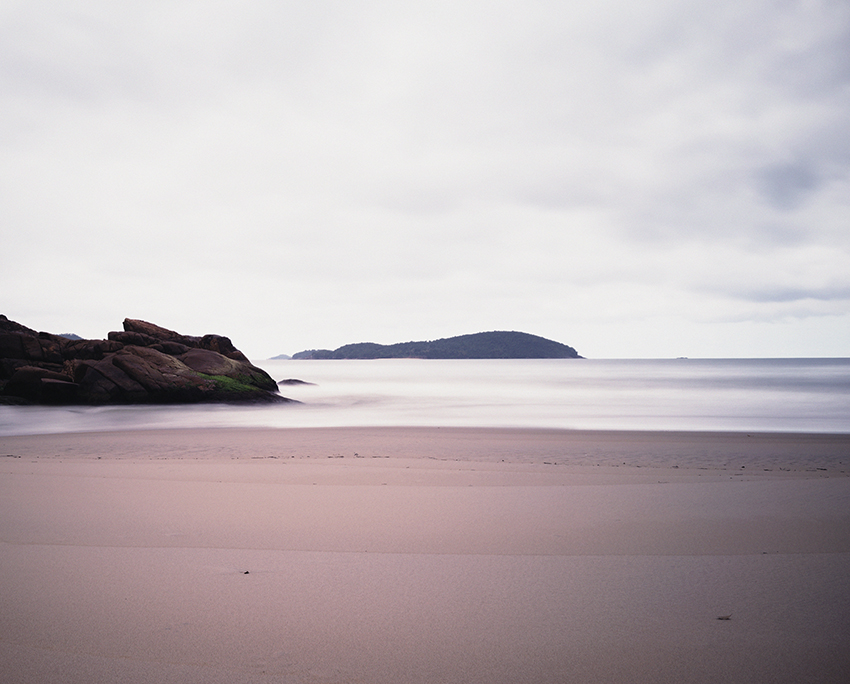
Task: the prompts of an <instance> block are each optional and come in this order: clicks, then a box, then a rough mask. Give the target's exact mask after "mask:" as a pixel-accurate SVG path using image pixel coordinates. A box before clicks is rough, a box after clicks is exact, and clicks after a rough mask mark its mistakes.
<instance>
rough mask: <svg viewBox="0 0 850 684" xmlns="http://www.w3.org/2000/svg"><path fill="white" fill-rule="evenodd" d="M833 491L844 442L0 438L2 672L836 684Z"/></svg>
mask: <svg viewBox="0 0 850 684" xmlns="http://www.w3.org/2000/svg"><path fill="white" fill-rule="evenodd" d="M848 474H850V435H817V434H813V435H803V434H799V435H798V434H758V433H749V434H748V433H684V432H682V433H675V432H589V431H588V432H585V431H561V430H519V429H517V430H494V429H471V428H470V429H465V428H315V429H307V428H305V429H279V430H276V429H206V430H191V429H175V430H158V431H133V432H101V433H77V434H61V435H39V436H22V437H2V438H0V586H2V587H3V590H2V599H1V601H2V603H0V672H2V673H3V676H2V680H3V681H4V682H9V683H10V684H19V683H20V684H23V683H33V684H35V683H39V684H42V683H52V682H56V683H59V682H62V683H63V684H66V683H77V682H79V683H81V684H82V683H83V682H85V683H87V684H91V683H93V682H94V683H96V682H119V681H120V682H130V683H142V682H146V683H147V682H191V683H195V682H197V683H199V684H200V683H202V682H203V683H214V684H217V683H219V682H220V683H222V684H224V683H225V682H226V683H228V684H234V683H242V682H246V683H247V682H292V683H302V682H309V683H331V684H336V683H344V682H358V683H359V682H363V683H377V684H383V683H390V682H394V683H397V682H414V683H419V682H421V683H425V682H428V683H433V682H468V683H470V684H479V683H480V684H484V683H487V684H501V683H504V684H508V683H518V682H530V683H531V682H533V683H537V682H695V683H702V682H705V683H706V684H707V683H709V682H711V683H712V684H716V683H717V682H748V683H752V682H765V683H767V682H771V683H773V682H789V683H790V682H794V683H795V684H796V683H799V682H836V683H837V682H846V681H850V608H848V606H850V580H849V579H848V578H850V478H848ZM719 618H728V619H719Z"/></svg>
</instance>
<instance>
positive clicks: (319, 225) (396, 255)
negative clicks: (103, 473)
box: [0, 0, 850, 359]
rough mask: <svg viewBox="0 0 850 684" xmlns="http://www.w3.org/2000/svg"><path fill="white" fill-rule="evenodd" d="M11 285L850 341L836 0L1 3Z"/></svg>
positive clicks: (358, 312) (562, 329)
mask: <svg viewBox="0 0 850 684" xmlns="http://www.w3.org/2000/svg"><path fill="white" fill-rule="evenodd" d="M0 230H2V245H0V313H4V314H6V315H7V316H8V317H9V318H10V319H13V320H16V321H18V322H20V323H23V324H25V325H28V326H29V327H32V328H36V329H38V330H47V331H50V332H56V333H62V332H75V333H77V334H79V335H82V336H84V337H92V338H100V337H105V336H106V335H107V333H108V332H109V331H110V330H118V329H120V328H121V322H122V320H123V319H124V318H125V317H130V318H142V319H145V320H149V321H152V322H154V323H158V324H160V325H163V326H165V327H168V328H172V329H176V330H178V331H180V332H183V333H186V334H199V335H200V334H205V333H218V334H223V335H227V336H229V337H231V339H232V340H233V342H234V344H236V346H237V347H239V348H240V349H242V350H243V351H245V352H246V353H247V354H248V355H249V356H250V357H251V358H254V359H263V358H268V357H270V356H273V355H275V354H280V353H289V354H291V353H294V352H297V351H300V350H302V349H307V348H314V347H321V348H335V347H338V346H340V345H342V344H346V343H349V342H363V341H372V342H381V343H393V342H402V341H409V340H426V339H436V338H441V337H449V336H453V335H459V334H464V333H471V332H478V331H486V330H521V331H525V332H530V333H534V334H537V335H542V336H544V337H548V338H551V339H555V340H558V341H560V342H564V343H566V344H569V345H572V346H573V347H575V348H576V349H577V350H578V352H579V353H580V354H582V355H584V356H587V357H590V358H632V357H670V356H690V357H729V356H737V357H770V356H850V3H848V2H847V1H846V0H834V1H831V0H824V1H818V0H812V1H796V0H787V1H780V0H775V1H769V0H645V1H644V2H634V0H578V1H570V0H558V1H551V0H540V1H535V0H522V1H521V2H513V1H505V2H500V1H499V0H487V1H486V2H485V1H482V2H477V1H464V0H452V1H450V2H448V1H447V2H443V1H441V0H438V1H434V0H431V1H425V2H421V1H420V2H405V1H403V0H389V1H387V2H377V1H376V2H372V1H358V0H347V1H339V2H325V1H322V0H311V1H310V2H307V1H306V0H299V1H297V2H286V1H283V0H239V1H238V2H237V1H230V0H220V1H213V0H197V1H184V0H162V1H158V0H145V1H144V2H113V1H110V0H90V1H88V2H85V1H80V2H59V1H54V2H51V1H47V0H45V1H37V2H32V1H29V0H22V1H16V0H5V1H4V2H2V3H0Z"/></svg>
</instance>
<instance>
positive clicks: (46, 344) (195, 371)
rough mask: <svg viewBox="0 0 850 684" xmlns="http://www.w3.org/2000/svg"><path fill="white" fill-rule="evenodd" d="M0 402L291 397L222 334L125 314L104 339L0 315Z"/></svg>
mask: <svg viewBox="0 0 850 684" xmlns="http://www.w3.org/2000/svg"><path fill="white" fill-rule="evenodd" d="M0 396H2V397H3V399H2V403H6V404H11V403H37V404H144V403H196V402H269V401H291V400H289V399H285V398H284V397H281V396H280V395H279V394H278V393H277V383H275V381H274V380H273V379H272V378H271V377H270V376H269V375H268V374H267V373H266V372H265V371H264V370H262V369H260V368H257V367H256V366H254V365H253V364H251V363H250V362H249V361H248V359H247V358H246V357H245V355H244V354H243V353H242V352H240V351H239V350H238V349H236V347H234V346H233V343H232V342H231V341H230V339H229V338H227V337H223V336H221V335H204V336H203V337H193V336H189V335H181V334H180V333H177V332H174V331H173V330H168V329H166V328H161V327H160V326H157V325H154V324H153V323H148V322H146V321H139V320H135V319H130V318H128V319H126V320H125V321H124V330H123V331H120V332H111V333H109V336H108V339H106V340H71V339H68V338H66V337H63V336H61V335H51V334H50V333H43V332H36V331H35V330H31V329H30V328H27V327H26V326H23V325H21V324H20V323H16V322H14V321H10V320H9V319H8V318H6V316H3V315H0Z"/></svg>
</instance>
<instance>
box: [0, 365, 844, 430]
mask: <svg viewBox="0 0 850 684" xmlns="http://www.w3.org/2000/svg"><path fill="white" fill-rule="evenodd" d="M255 363H257V365H259V366H261V367H262V368H264V369H266V370H267V371H268V372H269V373H270V374H271V375H272V377H274V378H275V379H276V380H281V379H285V378H298V379H301V380H304V381H308V382H311V383H315V384H313V385H284V386H282V387H281V393H282V394H283V395H284V396H288V397H291V398H293V399H297V400H298V401H300V402H303V403H302V404H299V405H292V404H287V405H275V406H220V405H205V406H110V407H73V408H47V407H9V406H0V435H12V434H38V433H48V432H79V431H100V430H118V429H144V428H169V427H231V426H246V427H329V426H357V425H434V426H438V425H442V426H482V427H492V426H498V427H547V428H568V429H643V430H751V431H768V432H790V431H794V432H845V433H846V432H850V359H710V360H695V359H693V360H692V359H682V360H672V359H671V360H589V359H584V360H573V359H533V360H476V361H460V360H458V361H454V360H452V361H435V360H417V359H384V360H374V361H261V362H255Z"/></svg>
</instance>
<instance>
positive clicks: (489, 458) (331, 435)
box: [0, 426, 850, 476]
mask: <svg viewBox="0 0 850 684" xmlns="http://www.w3.org/2000/svg"><path fill="white" fill-rule="evenodd" d="M140 450H141V453H140ZM4 452H5V453H4ZM258 452H261V453H262V455H263V457H266V458H277V459H291V458H296V459H303V458H314V459H316V458H340V459H373V458H398V457H400V456H401V455H403V457H404V458H413V459H423V458H425V459H438V460H440V459H442V460H457V461H469V462H481V463H525V464H534V463H537V464H543V465H558V466H568V467H569V466H572V467H577V466H593V467H621V466H626V467H631V468H651V467H656V468H673V469H676V468H679V469H683V468H684V469H709V470H731V471H736V470H746V469H747V468H749V469H750V472H749V473H746V474H747V475H751V474H754V473H756V472H773V473H777V474H778V473H793V472H796V473H814V474H818V473H827V474H828V475H830V476H846V475H848V474H850V434H844V433H800V432H794V433H791V432H734V431H722V432H721V431H657V430H656V431H652V430H646V431H644V430H572V429H552V428H489V427H483V428H479V427H468V428H465V427H421V426H411V427H362V426H358V427H296V428H269V427H262V428H253V427H212V428H183V427H179V428H153V429H131V430H111V431H96V432H67V433H48V434H36V435H15V436H9V437H0V458H3V457H10V456H26V457H30V456H33V457H39V458H47V457H48V454H49V457H54V458H55V457H62V458H64V459H73V458H81V459H85V458H98V457H100V458H101V459H102V458H104V457H106V458H111V459H116V458H121V459H126V458H142V459H169V458H171V459H205V460H209V459H217V458H218V459H239V458H256V456H257V453H258Z"/></svg>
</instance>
